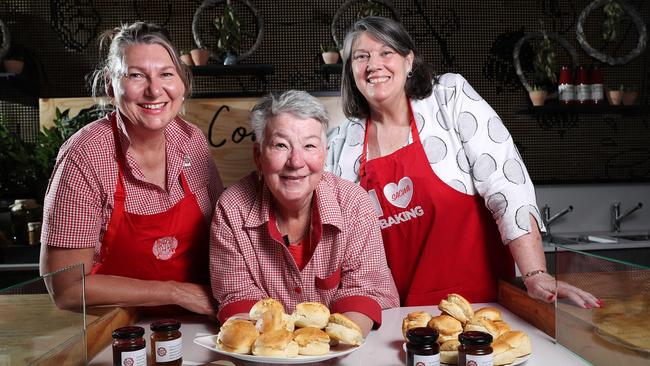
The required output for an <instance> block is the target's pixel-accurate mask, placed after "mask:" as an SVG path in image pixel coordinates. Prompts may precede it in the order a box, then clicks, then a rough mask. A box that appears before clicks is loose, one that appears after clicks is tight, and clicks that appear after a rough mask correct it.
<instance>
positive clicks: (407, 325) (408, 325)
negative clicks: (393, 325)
mask: <svg viewBox="0 0 650 366" xmlns="http://www.w3.org/2000/svg"><path fill="white" fill-rule="evenodd" d="M429 320H431V315H430V314H429V313H427V312H426V311H414V312H412V313H409V314H408V315H407V316H406V317H405V318H404V320H402V335H403V336H404V339H406V331H407V330H409V329H412V328H419V327H426V326H427V324H428V323H429Z"/></svg>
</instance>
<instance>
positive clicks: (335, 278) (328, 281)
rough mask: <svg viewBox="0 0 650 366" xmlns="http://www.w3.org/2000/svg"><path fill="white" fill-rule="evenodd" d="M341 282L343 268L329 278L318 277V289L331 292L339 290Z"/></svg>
mask: <svg viewBox="0 0 650 366" xmlns="http://www.w3.org/2000/svg"><path fill="white" fill-rule="evenodd" d="M340 282H341V268H338V269H337V270H336V271H334V273H332V274H331V275H330V276H329V277H327V278H320V277H318V276H316V288H317V289H319V290H331V289H333V288H337V287H338V286H339V283H340Z"/></svg>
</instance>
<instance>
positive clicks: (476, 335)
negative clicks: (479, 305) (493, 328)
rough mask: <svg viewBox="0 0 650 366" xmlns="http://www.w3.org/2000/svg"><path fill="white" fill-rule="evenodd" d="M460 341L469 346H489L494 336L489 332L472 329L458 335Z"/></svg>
mask: <svg viewBox="0 0 650 366" xmlns="http://www.w3.org/2000/svg"><path fill="white" fill-rule="evenodd" d="M458 342H460V343H461V344H466V345H469V346H489V345H490V344H491V343H492V336H491V335H490V334H489V333H485V332H478V331H474V330H470V331H467V332H462V333H461V334H459V335H458Z"/></svg>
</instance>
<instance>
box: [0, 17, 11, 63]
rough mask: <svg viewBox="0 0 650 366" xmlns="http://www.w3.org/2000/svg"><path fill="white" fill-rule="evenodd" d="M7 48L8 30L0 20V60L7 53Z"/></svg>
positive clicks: (9, 39) (8, 45) (9, 41)
mask: <svg viewBox="0 0 650 366" xmlns="http://www.w3.org/2000/svg"><path fill="white" fill-rule="evenodd" d="M9 47H11V35H10V34H9V28H7V26H6V25H5V23H3V22H2V19H0V60H2V58H3V57H5V55H6V54H7V52H9Z"/></svg>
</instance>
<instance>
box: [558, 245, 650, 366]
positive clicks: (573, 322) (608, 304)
mask: <svg viewBox="0 0 650 366" xmlns="http://www.w3.org/2000/svg"><path fill="white" fill-rule="evenodd" d="M629 250H634V249H629ZM555 267H556V275H557V279H558V280H562V281H565V282H568V283H569V284H571V285H573V286H576V287H579V288H581V289H583V290H585V291H589V292H591V293H592V294H593V295H594V296H596V298H598V299H600V300H601V301H602V302H603V306H602V307H600V308H593V309H582V308H580V307H577V306H574V305H571V304H570V303H569V301H568V300H565V299H563V300H559V301H558V302H557V306H556V312H555V322H556V338H557V341H558V343H560V344H562V345H563V346H565V347H566V348H568V349H570V350H571V351H573V352H574V353H576V354H577V355H579V356H580V357H582V358H583V359H585V360H587V361H589V362H590V363H592V364H594V365H626V366H634V365H646V366H647V365H650V268H648V267H646V266H643V265H640V264H634V263H630V262H628V261H622V260H617V259H612V258H610V257H606V256H601V255H595V254H592V253H589V252H583V251H578V250H574V249H572V248H571V247H568V246H560V245H558V246H556V250H555Z"/></svg>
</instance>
